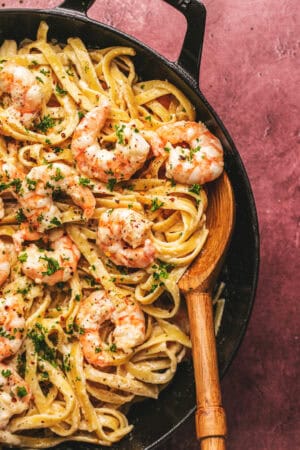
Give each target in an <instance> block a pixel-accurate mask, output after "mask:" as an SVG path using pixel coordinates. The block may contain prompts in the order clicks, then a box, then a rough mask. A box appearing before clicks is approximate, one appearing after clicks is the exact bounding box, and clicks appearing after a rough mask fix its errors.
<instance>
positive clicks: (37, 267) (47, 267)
mask: <svg viewBox="0 0 300 450" xmlns="http://www.w3.org/2000/svg"><path fill="white" fill-rule="evenodd" d="M51 245H52V249H53V250H45V251H43V250H42V249H39V248H38V247H37V246H36V245H35V244H30V245H29V246H28V247H27V248H26V249H25V250H24V252H22V253H20V255H19V259H20V260H21V261H22V270H23V273H24V274H25V275H26V276H27V277H29V278H31V279H32V280H34V282H35V283H45V284H48V285H49V286H53V285H54V284H56V283H59V282H60V281H68V280H69V279H70V278H71V277H72V275H73V273H74V272H75V270H76V268H77V264H78V261H79V258H80V251H79V250H78V248H77V246H76V245H75V244H74V243H73V241H72V240H71V239H70V238H69V237H68V236H63V237H61V238H59V239H58V240H56V241H55V242H53V243H52V244H51Z"/></svg>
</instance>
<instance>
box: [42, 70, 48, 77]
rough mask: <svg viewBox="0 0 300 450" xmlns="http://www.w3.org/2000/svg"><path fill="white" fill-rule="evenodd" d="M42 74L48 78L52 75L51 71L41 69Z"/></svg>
mask: <svg viewBox="0 0 300 450" xmlns="http://www.w3.org/2000/svg"><path fill="white" fill-rule="evenodd" d="M40 72H41V73H42V74H43V75H45V76H46V77H47V76H48V75H49V73H50V70H46V69H41V70H40Z"/></svg>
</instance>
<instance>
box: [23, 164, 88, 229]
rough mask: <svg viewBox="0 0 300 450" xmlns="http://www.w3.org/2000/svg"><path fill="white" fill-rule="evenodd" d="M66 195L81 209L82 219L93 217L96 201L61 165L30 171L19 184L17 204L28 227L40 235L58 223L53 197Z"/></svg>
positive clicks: (35, 168)
mask: <svg viewBox="0 0 300 450" xmlns="http://www.w3.org/2000/svg"><path fill="white" fill-rule="evenodd" d="M61 191H63V192H66V193H67V194H68V195H70V197H71V199H72V200H73V202H74V203H75V204H76V205H78V206H79V207H80V208H82V209H83V216H84V218H85V219H89V218H90V217H92V215H93V213H94V209H95V204H96V200H95V197H94V195H93V193H92V192H91V190H90V189H89V188H88V187H86V186H83V185H82V184H80V177H79V176H78V175H77V173H76V171H75V170H74V169H72V168H71V167H69V166H68V165H66V164H63V163H53V164H48V165H43V166H37V167H33V168H32V169H31V170H30V172H29V173H28V174H27V176H26V178H25V179H24V180H23V182H22V190H21V192H20V195H19V202H20V204H21V206H22V208H23V212H24V214H25V216H26V217H27V219H28V221H29V223H30V225H31V226H33V227H34V228H35V229H36V230H37V231H40V232H43V231H44V230H47V229H49V228H53V227H55V226H57V225H59V223H60V219H61V212H60V210H59V209H58V207H57V206H56V205H55V204H54V202H53V199H52V194H53V193H55V192H61Z"/></svg>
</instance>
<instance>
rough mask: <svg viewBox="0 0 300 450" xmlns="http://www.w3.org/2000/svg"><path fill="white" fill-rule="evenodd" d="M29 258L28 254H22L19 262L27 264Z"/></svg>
mask: <svg viewBox="0 0 300 450" xmlns="http://www.w3.org/2000/svg"><path fill="white" fill-rule="evenodd" d="M27 258H28V255H27V253H26V252H23V253H20V254H19V256H18V260H19V261H20V262H26V261H27Z"/></svg>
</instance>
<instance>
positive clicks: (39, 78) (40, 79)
mask: <svg viewBox="0 0 300 450" xmlns="http://www.w3.org/2000/svg"><path fill="white" fill-rule="evenodd" d="M35 79H36V80H37V81H39V83H42V84H44V81H43V80H42V78H41V77H38V76H36V77H35Z"/></svg>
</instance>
